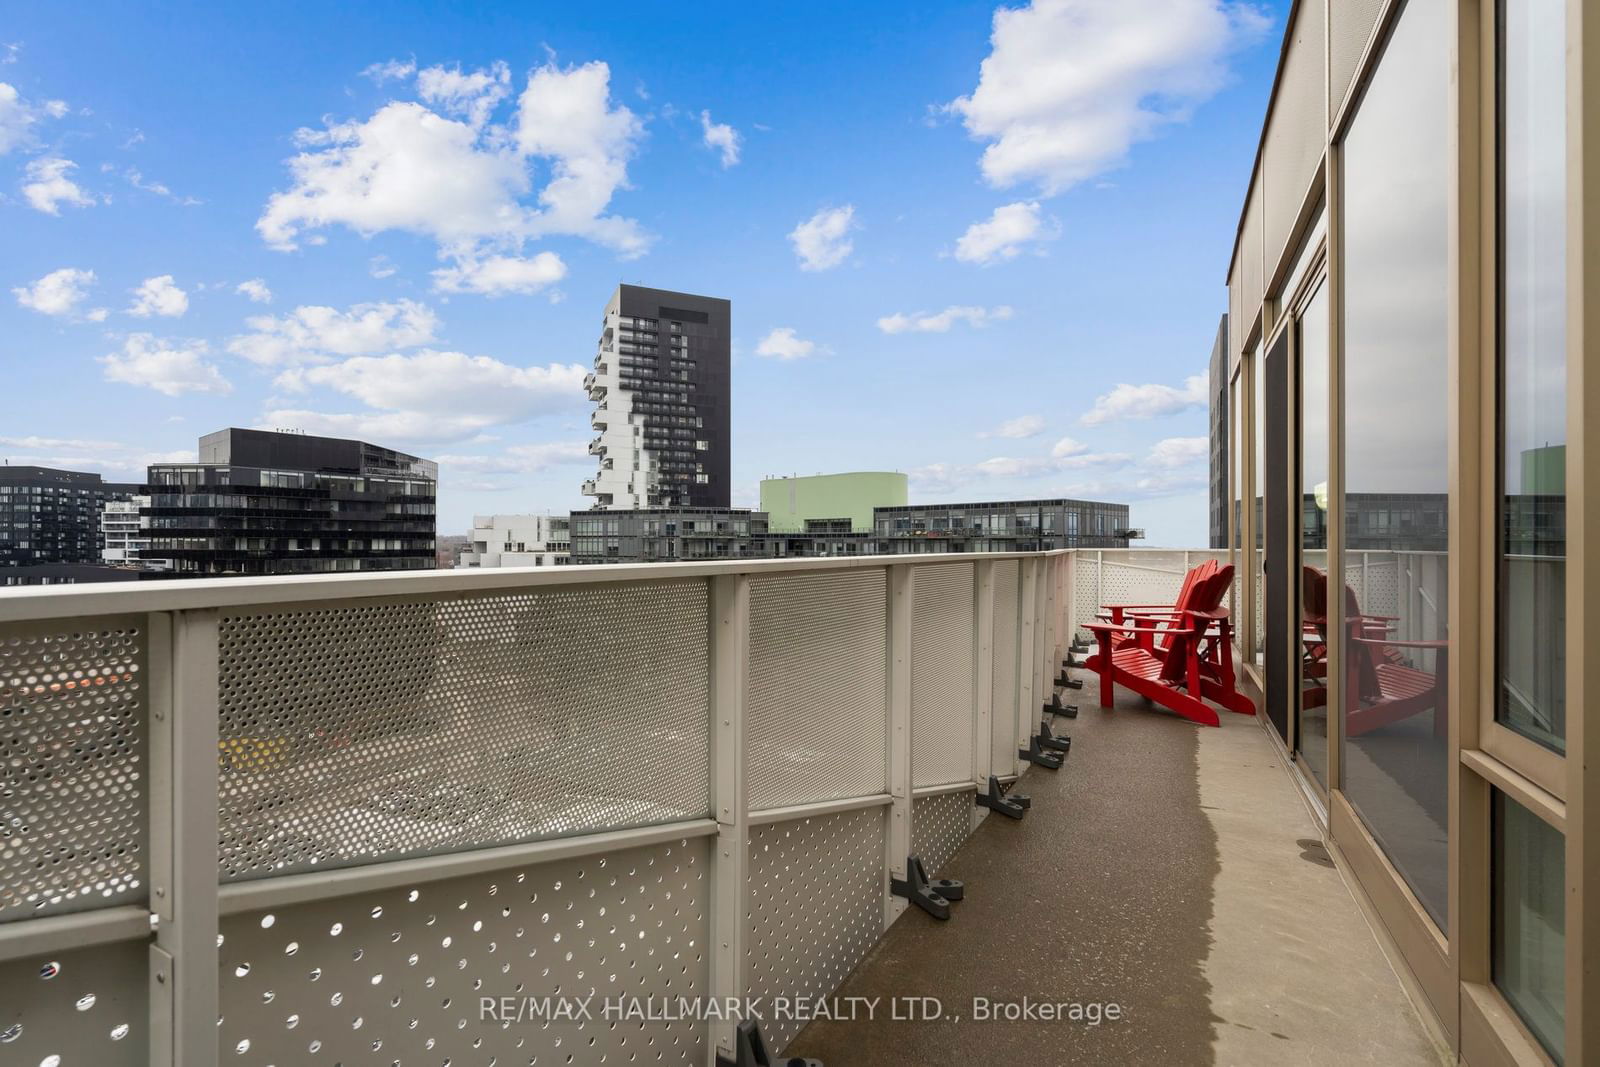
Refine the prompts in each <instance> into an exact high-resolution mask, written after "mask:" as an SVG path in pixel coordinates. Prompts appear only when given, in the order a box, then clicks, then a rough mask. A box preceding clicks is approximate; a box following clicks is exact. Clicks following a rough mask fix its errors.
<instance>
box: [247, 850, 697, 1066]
mask: <svg viewBox="0 0 1600 1067" xmlns="http://www.w3.org/2000/svg"><path fill="white" fill-rule="evenodd" d="M708 848H709V839H707V838H696V839H693V840H685V841H676V842H671V843H665V844H659V845H654V846H651V847H648V848H640V849H628V850H623V851H618V852H613V853H611V854H609V855H605V856H587V857H579V858H575V859H568V860H560V861H557V862H554V863H547V864H540V865H537V866H532V867H513V868H508V869H506V870H502V871H496V872H489V873H484V874H475V875H472V876H469V877H465V878H459V879H452V880H449V881H443V882H434V883H429V884H425V885H419V886H417V887H414V888H409V889H408V888H405V887H397V888H393V889H386V890H382V891H380V892H376V893H370V894H364V895H359V896H344V897H339V898H336V899H329V900H321V901H315V902H308V903H304V904H297V905H294V906H291V907H288V908H283V909H276V910H271V911H251V912H244V913H241V914H238V915H233V916H229V917H228V918H227V919H225V920H224V922H223V926H222V934H223V939H222V946H221V950H220V976H219V979H218V981H219V982H220V983H221V989H222V996H221V1004H222V1017H223V1020H222V1025H221V1027H220V1028H219V1031H218V1036H219V1041H220V1045H221V1059H222V1060H223V1061H224V1062H228V1061H232V1060H233V1059H234V1056H235V1054H238V1055H239V1056H241V1057H244V1058H243V1059H240V1060H239V1061H237V1062H248V1063H279V1064H288V1063H317V1062H326V1063H338V1062H344V1063H391V1062H400V1063H412V1062H428V1063H445V1062H455V1063H489V1062H495V1061H496V1059H497V1058H498V1062H501V1063H534V1062H537V1063H545V1062H550V1063H568V1062H570V1063H600V1062H614V1063H629V1062H641V1063H642V1062H650V1063H676V1064H685V1065H689V1064H696V1065H698V1064H703V1063H704V1062H705V1059H706V1051H705V1031H704V1027H703V1026H702V1025H701V1024H700V1023H698V1022H696V1021H695V1020H694V1019H692V1018H684V1019H674V1020H660V1019H658V1020H655V1021H644V1020H640V1019H637V1018H634V1019H628V1020H624V1019H622V1018H620V1017H617V1016H613V1017H612V1018H607V1017H606V1015H605V1010H606V1003H607V1002H608V1001H610V1002H612V1003H613V1004H617V1005H619V1006H620V1005H621V1004H622V998H640V999H641V1000H643V999H647V998H654V1001H655V1003H656V1004H658V1005H659V1004H661V1003H663V1002H670V1003H673V1004H676V1002H677V999H678V998H679V997H685V998H690V999H691V1000H693V998H697V997H700V996H703V995H705V993H706V990H707V979H708V968H709V964H708V962H707V956H706V951H705V948H706V943H707V940H708V937H709V905H708V900H709V876H708V869H707V860H708ZM561 997H566V998H572V1000H573V1001H582V1000H583V998H592V999H591V1000H589V1001H588V1002H587V1008H588V1013H589V1016H590V1017H588V1018H583V1017H576V1018H574V1017H572V1013H571V1012H569V1015H568V1017H567V1018H551V1017H550V1012H549V1011H547V1010H546V1009H545V1008H544V1007H543V1006H542V1005H541V998H549V999H550V1001H551V1002H552V1009H553V1002H554V1001H556V1000H557V998H561ZM613 1024H615V1025H613Z"/></svg>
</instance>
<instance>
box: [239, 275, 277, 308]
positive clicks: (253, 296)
mask: <svg viewBox="0 0 1600 1067" xmlns="http://www.w3.org/2000/svg"><path fill="white" fill-rule="evenodd" d="M234 292H236V293H238V294H239V295H240V296H246V297H249V298H250V302H251V303H252V304H270V303H272V290H271V289H268V288H267V283H266V282H265V281H263V280H262V279H260V278H251V279H250V280H249V281H247V282H240V283H239V285H238V287H237V288H236V289H234Z"/></svg>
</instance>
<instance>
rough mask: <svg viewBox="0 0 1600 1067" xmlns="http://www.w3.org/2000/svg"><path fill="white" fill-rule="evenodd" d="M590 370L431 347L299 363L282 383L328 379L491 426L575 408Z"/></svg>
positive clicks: (385, 403)
mask: <svg viewBox="0 0 1600 1067" xmlns="http://www.w3.org/2000/svg"><path fill="white" fill-rule="evenodd" d="M586 370H587V368H585V367H584V366H582V365H581V364H577V363H565V364H563V363H552V364H550V365H549V366H545V367H515V366H512V365H511V364H509V363H502V362H500V361H499V360H497V359H491V358H490V357H488V356H468V355H465V354H463V353H461V352H439V351H434V350H433V349H424V350H422V351H420V352H417V353H414V354H412V355H398V354H394V355H387V356H357V357H356V358H354V359H347V360H345V361H343V362H342V363H334V364H329V365H326V366H319V367H306V368H297V369H295V370H291V371H288V372H285V374H284V375H282V376H280V379H279V383H280V384H282V385H284V386H286V387H290V388H301V387H304V386H308V385H316V386H322V387H324V388H327V389H332V390H334V391H335V392H339V393H343V394H345V395H346V396H351V397H355V398H356V399H357V400H360V401H361V402H362V403H364V404H366V405H367V406H368V407H373V408H380V409H384V410H389V411H420V412H427V413H430V414H437V415H446V416H460V417H466V418H480V419H482V420H483V421H482V425H484V426H489V425H494V424H498V423H506V422H518V421H521V420H523V419H527V418H532V417H534V416H536V415H548V414H553V413H556V412H559V411H562V410H565V409H570V408H572V407H573V406H574V405H575V404H577V403H579V402H580V401H581V398H582V395H583V394H582V390H583V376H584V373H585V371H586Z"/></svg>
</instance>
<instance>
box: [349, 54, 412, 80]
mask: <svg viewBox="0 0 1600 1067" xmlns="http://www.w3.org/2000/svg"><path fill="white" fill-rule="evenodd" d="M416 71H417V61H416V59H415V58H412V59H387V60H384V61H383V62H382V63H373V64H370V65H369V66H368V67H367V68H366V69H365V70H363V71H362V72H361V76H362V77H363V78H371V79H372V80H373V81H374V82H376V83H377V84H379V85H382V84H383V83H384V82H386V81H393V80H402V79H405V78H409V77H411V75H413V74H415V73H416Z"/></svg>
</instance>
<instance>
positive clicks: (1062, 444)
mask: <svg viewBox="0 0 1600 1067" xmlns="http://www.w3.org/2000/svg"><path fill="white" fill-rule="evenodd" d="M1088 451H1089V446H1088V445H1086V444H1084V443H1083V442H1082V441H1074V440H1073V439H1072V438H1070V437H1063V438H1062V439H1061V440H1059V441H1057V442H1056V443H1055V444H1054V445H1052V446H1051V447H1050V454H1051V455H1052V456H1054V457H1055V458H1056V459H1069V458H1071V457H1073V456H1082V455H1085V454H1087V453H1088Z"/></svg>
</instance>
